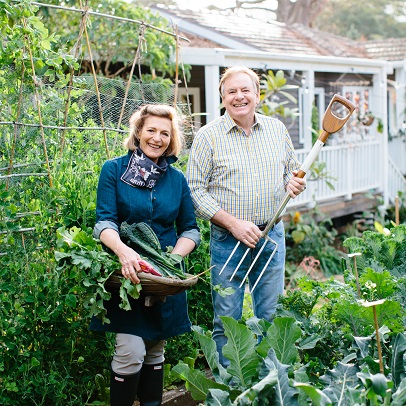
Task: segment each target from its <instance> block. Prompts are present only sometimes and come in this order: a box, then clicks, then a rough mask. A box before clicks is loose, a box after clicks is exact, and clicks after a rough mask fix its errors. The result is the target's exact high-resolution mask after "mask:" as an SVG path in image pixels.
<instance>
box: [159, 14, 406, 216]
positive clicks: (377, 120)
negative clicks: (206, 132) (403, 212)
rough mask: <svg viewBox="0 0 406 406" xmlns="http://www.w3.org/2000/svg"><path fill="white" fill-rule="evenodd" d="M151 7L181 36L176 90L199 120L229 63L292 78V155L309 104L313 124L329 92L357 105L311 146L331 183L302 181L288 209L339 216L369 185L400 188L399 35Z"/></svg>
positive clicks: (304, 133)
mask: <svg viewBox="0 0 406 406" xmlns="http://www.w3.org/2000/svg"><path fill="white" fill-rule="evenodd" d="M154 10H155V11H156V12H158V13H160V14H161V15H162V16H163V17H165V18H166V19H168V20H169V21H171V22H172V24H173V25H174V26H176V27H177V29H178V30H179V33H181V34H182V35H183V36H185V37H186V38H188V39H190V42H189V43H187V42H182V43H181V52H180V53H181V58H182V62H183V63H184V64H189V65H191V67H192V71H191V79H190V80H189V81H188V83H187V87H184V88H183V89H180V94H181V95H183V96H184V97H186V96H185V95H187V97H188V100H189V101H190V102H191V104H192V109H193V113H205V115H203V116H201V119H200V122H199V123H198V125H200V124H204V123H205V122H207V121H210V120H213V119H214V118H216V117H218V116H219V115H220V114H221V111H220V109H219V105H220V98H219V95H218V91H217V86H218V81H219V77H220V74H221V72H222V69H223V68H224V67H228V66H232V65H246V66H249V67H250V68H253V69H255V70H257V72H258V73H266V72H267V71H268V70H272V71H276V70H283V71H284V72H285V77H287V78H289V83H291V84H296V85H297V86H298V88H297V92H296V94H295V96H296V98H297V100H298V107H299V111H300V117H299V120H298V122H297V123H296V126H294V127H292V128H290V129H289V131H290V133H291V136H292V139H293V141H294V144H295V148H296V150H297V154H298V157H299V160H300V161H301V162H303V160H304V159H305V157H306V156H307V153H308V152H309V151H310V149H311V147H312V125H311V117H312V110H313V109H314V108H315V109H317V110H318V116H319V118H320V126H319V128H321V118H322V116H323V114H324V111H325V108H326V106H327V104H328V102H329V100H330V99H331V98H332V96H333V95H334V94H336V93H338V94H341V95H343V96H345V97H346V98H348V99H349V100H351V101H352V102H353V103H355V104H356V106H357V109H356V111H355V112H354V114H353V115H352V116H351V118H350V120H349V121H348V123H347V124H346V125H345V126H344V129H343V130H341V131H340V132H339V133H337V134H334V135H332V136H331V137H330V138H329V141H328V144H327V145H326V146H324V147H323V149H322V150H321V151H320V154H319V159H320V161H323V162H325V163H326V167H327V171H328V173H329V174H330V175H331V176H333V177H334V178H336V181H335V182H333V184H334V190H332V189H330V188H329V187H328V186H327V184H326V182H325V181H322V180H319V181H315V182H309V187H308V188H307V191H306V193H304V194H302V195H301V196H299V198H297V199H295V200H294V201H290V203H289V206H290V207H291V208H294V207H306V206H311V205H312V204H314V201H315V200H316V201H317V202H318V203H319V205H322V206H323V205H324V206H326V207H330V209H326V211H329V214H330V215H331V216H332V217H338V216H344V215H346V214H350V213H353V212H359V211H364V210H368V209H370V208H371V205H373V204H374V203H373V201H372V200H371V199H366V198H365V194H366V193H368V192H371V191H372V192H373V193H375V194H381V195H382V196H383V200H384V204H385V205H389V204H390V203H393V202H394V200H395V198H396V196H397V194H398V192H399V191H401V192H403V193H406V181H405V177H404V175H405V174H406V143H405V137H406V135H405V131H406V129H405V125H406V117H405V108H406V101H405V99H406V97H405V93H406V89H405V84H406V38H401V39H391V40H385V41H367V42H357V41H353V40H351V39H348V38H344V37H340V36H337V35H332V34H330V33H326V32H321V31H317V30H314V29H310V28H308V27H305V26H302V25H300V24H293V25H291V26H286V25H285V24H283V23H279V22H276V21H273V22H265V21H261V20H258V19H253V18H249V17H245V16H239V15H237V14H233V13H231V12H229V11H224V12H219V11H217V12H215V11H209V10H200V11H191V10H180V9H175V8H154ZM313 106H314V107H313ZM369 113H372V118H371V120H367V118H368V117H367V116H368V114H369Z"/></svg>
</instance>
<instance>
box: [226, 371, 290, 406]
mask: <svg viewBox="0 0 406 406" xmlns="http://www.w3.org/2000/svg"><path fill="white" fill-rule="evenodd" d="M272 366H273V364H272ZM277 383H278V371H277V370H276V368H275V367H274V366H273V368H272V369H270V370H268V373H267V375H265V376H264V377H263V378H262V379H261V380H260V381H259V382H257V383H256V384H255V385H253V386H251V387H250V388H248V389H247V390H246V391H244V392H243V393H241V394H240V395H239V396H237V398H236V399H235V401H234V403H235V404H237V405H252V404H254V401H255V400H256V399H257V400H259V399H269V398H270V395H271V394H272V392H273V388H274V386H275V385H276V384H277ZM290 405H291V406H294V403H291V404H290Z"/></svg>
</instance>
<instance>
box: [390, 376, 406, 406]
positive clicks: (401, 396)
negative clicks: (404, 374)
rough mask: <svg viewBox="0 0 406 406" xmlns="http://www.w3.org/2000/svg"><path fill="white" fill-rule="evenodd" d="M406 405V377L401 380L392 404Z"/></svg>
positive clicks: (397, 405) (396, 405) (393, 405)
mask: <svg viewBox="0 0 406 406" xmlns="http://www.w3.org/2000/svg"><path fill="white" fill-rule="evenodd" d="M404 405H406V379H403V380H402V382H400V385H399V387H398V389H397V391H396V392H395V393H394V394H393V396H392V403H391V406H404Z"/></svg>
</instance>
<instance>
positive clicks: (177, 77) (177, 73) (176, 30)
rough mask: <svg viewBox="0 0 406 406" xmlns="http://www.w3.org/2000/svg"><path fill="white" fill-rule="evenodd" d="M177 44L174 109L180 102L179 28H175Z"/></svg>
mask: <svg viewBox="0 0 406 406" xmlns="http://www.w3.org/2000/svg"><path fill="white" fill-rule="evenodd" d="M175 33H176V43H175V57H176V59H175V93H174V96H173V107H176V104H177V102H178V87H179V32H178V26H177V25H176V26H175Z"/></svg>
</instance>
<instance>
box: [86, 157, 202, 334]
mask: <svg viewBox="0 0 406 406" xmlns="http://www.w3.org/2000/svg"><path fill="white" fill-rule="evenodd" d="M131 154H132V151H129V152H128V154H127V155H125V156H121V157H119V158H114V159H111V160H108V161H106V162H105V163H104V165H103V168H102V170H101V173H100V178H99V184H98V188H97V207H96V225H95V228H94V236H95V237H96V238H99V237H100V233H101V232H102V231H103V230H104V229H106V228H111V229H114V230H116V231H119V229H120V224H121V223H122V222H123V221H125V222H127V223H128V224H133V223H139V222H145V223H147V224H148V225H149V226H150V227H151V228H152V229H153V230H154V232H155V234H156V235H157V237H158V239H159V241H160V243H161V248H162V250H164V251H166V248H167V247H168V246H172V247H174V246H175V244H176V241H177V239H178V238H179V237H186V238H190V239H191V240H193V241H194V242H195V243H196V246H197V245H198V244H199V242H200V233H199V228H198V226H197V223H196V217H195V214H194V208H193V203H192V199H191V197H190V190H189V187H188V185H187V182H186V179H185V176H184V175H183V173H182V172H181V171H180V170H178V169H176V168H174V167H172V166H171V165H170V164H171V163H173V162H174V161H176V158H175V157H168V158H167V162H168V164H169V165H168V167H167V170H166V171H165V172H164V173H163V175H162V176H161V177H160V178H159V180H158V181H157V183H156V185H155V187H153V188H152V189H149V188H146V187H133V186H130V185H128V184H127V183H125V182H123V181H122V180H121V179H120V178H121V176H122V175H123V173H124V172H125V170H126V168H127V165H128V162H129V160H130V157H131ZM119 304H120V297H119V295H118V291H112V297H111V299H110V300H108V301H106V302H105V307H106V309H107V315H106V316H107V317H108V318H109V319H110V322H111V323H110V324H103V323H102V322H101V320H100V319H98V318H96V317H94V318H93V319H92V321H91V324H90V328H91V329H92V330H98V331H111V332H115V333H126V334H135V335H137V336H140V337H143V338H145V339H148V340H163V339H166V338H169V337H172V336H174V335H178V334H182V333H185V332H187V331H190V320H189V317H188V314H187V301H186V293H185V292H183V293H180V294H178V295H174V296H167V297H166V300H165V302H159V301H157V302H155V304H154V305H153V306H152V307H146V306H145V305H144V298H143V297H142V296H141V298H140V299H137V300H134V299H132V298H130V304H131V308H132V310H130V311H127V310H123V309H120V308H119Z"/></svg>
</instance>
